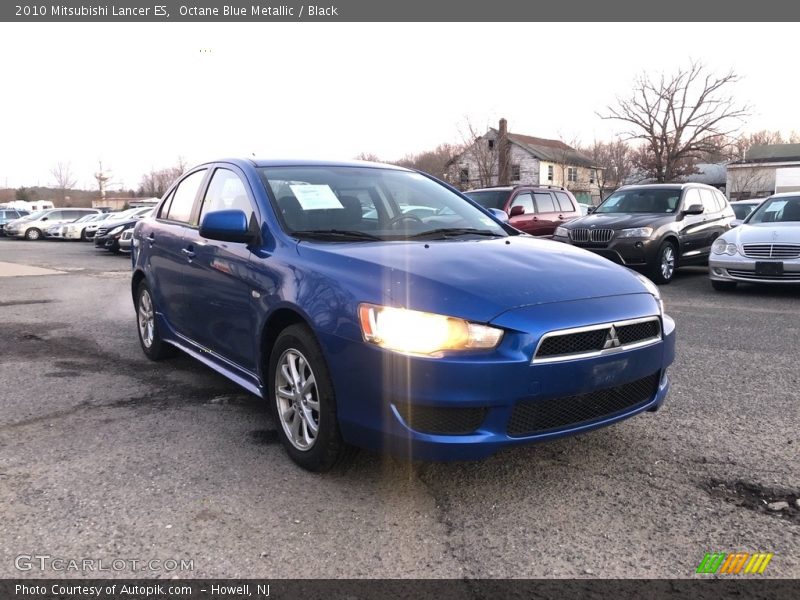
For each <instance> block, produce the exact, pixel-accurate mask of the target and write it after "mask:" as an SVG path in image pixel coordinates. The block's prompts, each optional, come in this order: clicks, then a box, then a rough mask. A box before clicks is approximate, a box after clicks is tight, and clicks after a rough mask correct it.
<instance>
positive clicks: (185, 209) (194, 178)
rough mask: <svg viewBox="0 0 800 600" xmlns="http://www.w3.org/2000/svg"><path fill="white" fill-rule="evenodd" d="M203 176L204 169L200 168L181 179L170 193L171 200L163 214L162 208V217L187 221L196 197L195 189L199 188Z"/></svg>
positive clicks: (204, 174) (182, 221)
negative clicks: (165, 212) (171, 193)
mask: <svg viewBox="0 0 800 600" xmlns="http://www.w3.org/2000/svg"><path fill="white" fill-rule="evenodd" d="M205 176H206V169H201V170H200V171H195V172H194V173H192V174H191V175H189V176H187V177H186V178H185V179H184V180H183V181H181V182H180V183H179V184H178V187H177V188H176V189H175V192H174V193H173V195H172V202H171V203H170V205H169V209H168V211H167V214H166V215H164V214H163V212H164V211H163V210H162V218H165V219H168V220H170V221H179V222H181V223H188V222H189V220H190V219H191V216H192V207H193V206H194V201H195V198H196V197H197V191H198V190H199V189H200V184H201V183H203V179H205Z"/></svg>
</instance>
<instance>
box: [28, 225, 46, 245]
mask: <svg viewBox="0 0 800 600" xmlns="http://www.w3.org/2000/svg"><path fill="white" fill-rule="evenodd" d="M25 239H26V240H30V241H32V242H35V241H36V240H40V239H42V232H41V231H39V230H38V229H36V228H35V227H31V228H30V229H28V230H27V231H26V232H25Z"/></svg>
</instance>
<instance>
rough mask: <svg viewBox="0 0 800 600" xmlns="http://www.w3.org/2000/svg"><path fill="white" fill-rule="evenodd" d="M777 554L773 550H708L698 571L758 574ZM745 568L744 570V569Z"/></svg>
mask: <svg viewBox="0 0 800 600" xmlns="http://www.w3.org/2000/svg"><path fill="white" fill-rule="evenodd" d="M773 556H775V555H774V554H773V553H772V552H755V553H753V554H750V553H749V552H733V553H731V554H726V553H725V552H707V553H706V554H705V556H704V557H703V560H702V561H700V565H699V566H698V567H697V571H696V572H697V573H717V572H719V573H720V574H728V575H735V574H738V573H742V572H744V573H746V574H749V575H757V574H759V575H760V574H761V573H763V572H764V570H765V569H766V568H767V565H768V564H769V561H771V560H772V557H773ZM742 568H744V571H742Z"/></svg>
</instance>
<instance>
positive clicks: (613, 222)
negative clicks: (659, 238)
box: [562, 213, 675, 229]
mask: <svg viewBox="0 0 800 600" xmlns="http://www.w3.org/2000/svg"><path fill="white" fill-rule="evenodd" d="M674 220H675V213H669V214H663V213H608V214H602V213H601V214H591V215H586V216H585V217H579V218H577V219H573V220H572V221H569V222H568V223H565V224H564V225H562V227H566V228H567V229H579V228H583V227H588V228H594V229H628V228H631V227H659V226H661V225H663V224H664V223H669V222H671V221H674Z"/></svg>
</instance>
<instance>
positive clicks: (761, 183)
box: [726, 167, 774, 200]
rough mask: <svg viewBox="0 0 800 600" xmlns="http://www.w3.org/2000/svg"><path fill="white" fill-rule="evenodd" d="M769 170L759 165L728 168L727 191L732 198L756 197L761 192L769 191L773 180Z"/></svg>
mask: <svg viewBox="0 0 800 600" xmlns="http://www.w3.org/2000/svg"><path fill="white" fill-rule="evenodd" d="M771 179H772V178H771V177H770V173H769V171H768V170H765V169H763V168H759V167H739V168H729V169H728V181H727V189H726V192H727V194H728V197H729V198H730V199H731V200H741V199H743V198H756V197H757V196H758V195H759V193H760V192H765V191H769V190H770V188H771V187H773V186H772V185H771V183H772V184H774V181H771Z"/></svg>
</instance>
